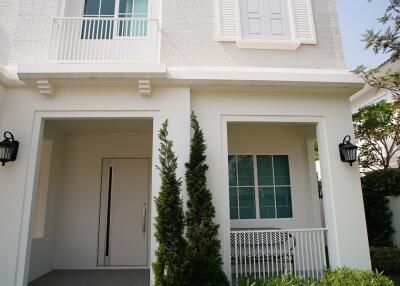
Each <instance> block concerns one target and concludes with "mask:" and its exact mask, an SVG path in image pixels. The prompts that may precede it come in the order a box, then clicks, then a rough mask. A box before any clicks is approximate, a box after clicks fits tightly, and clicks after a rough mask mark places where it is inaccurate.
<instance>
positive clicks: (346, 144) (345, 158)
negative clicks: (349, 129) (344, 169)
mask: <svg viewBox="0 0 400 286" xmlns="http://www.w3.org/2000/svg"><path fill="white" fill-rule="evenodd" d="M350 140H351V137H350V136H349V135H347V136H346V137H344V138H343V142H342V143H340V144H339V152H340V159H341V160H342V162H346V163H349V164H350V166H353V163H354V162H355V161H357V149H358V147H357V146H356V145H354V144H352V143H351V142H350Z"/></svg>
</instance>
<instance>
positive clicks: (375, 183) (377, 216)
mask: <svg viewBox="0 0 400 286" xmlns="http://www.w3.org/2000/svg"><path fill="white" fill-rule="evenodd" d="M361 183H362V189H363V196H364V207H365V217H366V221H367V228H368V239H369V243H370V245H371V246H373V247H385V246H386V247H390V246H392V245H393V242H392V235H393V233H394V230H393V227H392V212H391V210H390V208H389V200H388V199H387V198H386V197H387V196H398V195H400V170H399V169H388V170H380V171H375V172H370V173H367V174H366V175H365V176H364V177H362V178H361Z"/></svg>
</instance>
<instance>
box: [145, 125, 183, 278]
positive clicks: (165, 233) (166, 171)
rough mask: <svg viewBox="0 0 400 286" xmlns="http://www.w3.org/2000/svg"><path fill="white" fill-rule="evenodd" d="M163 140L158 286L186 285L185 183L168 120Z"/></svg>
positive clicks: (158, 202)
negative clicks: (182, 196)
mask: <svg viewBox="0 0 400 286" xmlns="http://www.w3.org/2000/svg"><path fill="white" fill-rule="evenodd" d="M158 137H159V139H160V144H161V146H160V148H159V150H160V156H159V160H160V165H158V166H157V168H158V169H159V171H160V176H161V189H160V193H159V194H158V197H156V198H155V203H156V209H157V216H156V222H155V225H154V226H155V237H156V240H157V242H158V246H157V249H156V258H157V259H156V262H154V263H153V272H154V280H155V285H156V286H180V285H185V283H184V278H185V271H184V263H185V250H186V240H185V239H184V237H183V233H184V227H185V221H184V212H183V202H182V198H181V194H182V190H181V185H182V182H181V179H180V178H177V176H176V169H177V157H176V155H175V153H174V152H173V150H172V147H173V144H172V141H171V140H169V139H168V120H166V121H165V122H164V123H163V125H162V128H161V130H160V132H159V135H158Z"/></svg>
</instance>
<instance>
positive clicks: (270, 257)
mask: <svg viewBox="0 0 400 286" xmlns="http://www.w3.org/2000/svg"><path fill="white" fill-rule="evenodd" d="M227 136H228V142H227V143H228V154H229V155H228V171H229V213H230V236H229V238H230V258H231V259H230V264H231V273H232V280H233V282H235V281H237V280H238V279H239V277H240V276H247V275H252V276H255V277H258V278H265V277H268V276H273V275H281V274H283V273H292V274H296V275H302V276H306V277H311V278H314V279H318V278H320V277H321V276H322V275H323V270H324V268H326V267H327V266H328V265H329V263H328V247H327V234H328V233H327V232H328V229H327V228H326V226H325V214H324V210H323V200H322V192H321V190H319V187H318V177H317V170H316V160H317V158H316V155H317V153H318V151H317V150H316V147H314V144H315V142H317V141H316V137H317V134H316V125H315V124H306V123H303V124H300V123H284V122H280V123H279V122H278V123H267V122H230V123H228V126H227Z"/></svg>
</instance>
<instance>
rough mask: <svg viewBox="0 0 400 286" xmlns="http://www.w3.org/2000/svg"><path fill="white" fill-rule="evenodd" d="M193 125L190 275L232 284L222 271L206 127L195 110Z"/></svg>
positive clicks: (205, 285)
mask: <svg viewBox="0 0 400 286" xmlns="http://www.w3.org/2000/svg"><path fill="white" fill-rule="evenodd" d="M191 126H192V129H193V131H194V133H193V137H192V140H191V146H190V159H189V163H187V164H186V187H187V192H188V196H189V199H188V202H187V207H188V211H187V213H186V222H187V233H186V237H187V240H188V246H187V253H186V259H187V269H188V271H187V275H188V276H187V279H188V283H187V284H188V285H191V286H196V285H198V286H211V285H212V286H222V285H229V282H228V279H227V278H226V276H225V273H224V272H223V271H222V258H221V255H220V241H219V240H218V228H219V225H216V224H215V223H214V222H213V219H214V218H215V209H214V206H213V204H212V195H211V192H210V190H209V189H208V188H207V182H206V171H207V170H208V166H207V165H206V163H205V160H206V155H205V151H206V148H207V147H206V144H205V141H204V135H203V131H202V130H201V129H200V126H199V123H198V121H197V118H196V116H195V115H194V113H192V116H191Z"/></svg>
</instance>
